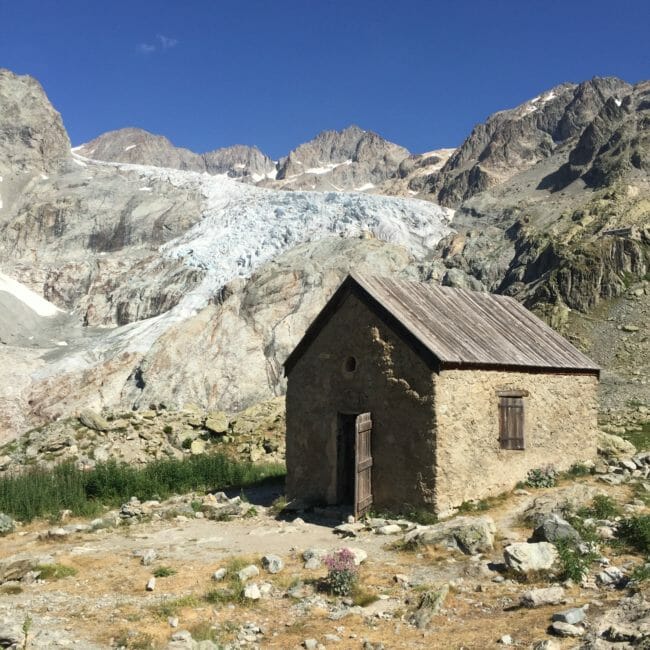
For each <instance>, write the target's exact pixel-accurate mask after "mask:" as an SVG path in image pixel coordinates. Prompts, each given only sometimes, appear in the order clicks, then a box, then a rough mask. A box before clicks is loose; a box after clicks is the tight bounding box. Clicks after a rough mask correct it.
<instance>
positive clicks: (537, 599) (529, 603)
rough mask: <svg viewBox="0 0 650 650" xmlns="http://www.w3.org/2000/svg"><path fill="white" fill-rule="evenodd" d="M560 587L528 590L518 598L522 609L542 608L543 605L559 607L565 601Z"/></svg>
mask: <svg viewBox="0 0 650 650" xmlns="http://www.w3.org/2000/svg"><path fill="white" fill-rule="evenodd" d="M565 599H566V597H565V595H564V589H563V588H562V587H545V588H543V589H529V590H528V591H524V593H523V594H521V596H520V598H519V604H520V605H521V606H523V607H530V608H534V607H544V606H545V605H559V604H560V603H563V602H564V601H565Z"/></svg>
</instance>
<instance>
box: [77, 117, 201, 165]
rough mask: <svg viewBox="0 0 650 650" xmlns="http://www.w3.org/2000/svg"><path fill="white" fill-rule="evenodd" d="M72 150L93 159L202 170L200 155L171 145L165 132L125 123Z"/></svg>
mask: <svg viewBox="0 0 650 650" xmlns="http://www.w3.org/2000/svg"><path fill="white" fill-rule="evenodd" d="M75 151H76V152H77V153H78V154H80V155H82V156H85V157H86V158H92V159H94V160H104V161H107V162H121V163H133V164H136V165H155V166H157V167H173V168H175V169H186V170H189V171H204V170H205V166H204V165H202V164H201V161H200V157H199V156H197V154H195V153H194V152H192V151H190V150H189V149H183V148H180V147H176V146H174V145H173V144H172V143H171V142H170V141H169V140H168V139H167V138H166V137H165V136H162V135H156V134H154V133H149V131H145V130H144V129H139V128H134V127H127V128H124V129H117V130H116V131H108V132H107V133H103V134H102V135H100V136H99V137H97V138H95V139H94V140H91V141H90V142H88V143H86V144H83V145H81V146H80V147H76V148H75Z"/></svg>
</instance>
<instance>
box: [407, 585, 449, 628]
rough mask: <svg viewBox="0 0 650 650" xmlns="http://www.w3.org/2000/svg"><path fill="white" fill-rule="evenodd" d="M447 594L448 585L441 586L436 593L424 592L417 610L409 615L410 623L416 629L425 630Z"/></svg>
mask: <svg viewBox="0 0 650 650" xmlns="http://www.w3.org/2000/svg"><path fill="white" fill-rule="evenodd" d="M448 594H449V585H443V586H442V587H441V588H440V589H438V590H437V591H425V592H424V593H423V594H422V595H421V596H420V602H419V603H418V606H417V609H416V610H415V612H413V614H412V615H411V618H410V621H411V623H412V624H413V625H415V626H416V627H417V628H418V629H420V630H422V629H426V628H428V627H429V625H430V624H431V619H432V618H433V616H434V615H435V614H437V613H438V612H439V611H440V609H441V608H442V606H443V605H444V603H445V600H446V598H447V596H448Z"/></svg>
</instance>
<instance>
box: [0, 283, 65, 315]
mask: <svg viewBox="0 0 650 650" xmlns="http://www.w3.org/2000/svg"><path fill="white" fill-rule="evenodd" d="M0 291H4V292H5V293H10V294H11V295H12V296H14V298H18V300H20V302H22V303H23V304H24V305H26V306H27V307H29V308H30V309H31V310H32V311H33V312H36V313H37V314H38V315H39V316H44V317H49V316H56V315H57V314H61V313H63V312H62V311H61V310H60V309H59V308H58V307H57V306H56V305H53V304H52V303H51V302H48V301H47V300H45V298H42V297H41V296H39V295H38V294H37V293H36V292H34V291H32V290H31V289H28V288H27V287H26V286H25V285H24V284H21V283H20V282H17V281H16V280H14V279H12V278H10V277H9V276H8V275H5V274H4V273H0Z"/></svg>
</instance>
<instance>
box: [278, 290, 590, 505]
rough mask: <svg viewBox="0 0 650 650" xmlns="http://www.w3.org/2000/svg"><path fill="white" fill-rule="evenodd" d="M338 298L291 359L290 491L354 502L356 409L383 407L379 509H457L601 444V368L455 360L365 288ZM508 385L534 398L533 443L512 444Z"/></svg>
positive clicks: (528, 425) (376, 444)
mask: <svg viewBox="0 0 650 650" xmlns="http://www.w3.org/2000/svg"><path fill="white" fill-rule="evenodd" d="M329 307H331V308H330V309H328V310H327V311H326V312H325V313H326V317H323V319H321V320H320V321H319V322H318V325H317V327H314V328H312V331H311V332H310V333H309V335H308V336H307V337H306V338H305V339H304V341H306V342H305V343H303V342H301V346H300V347H299V348H297V350H298V354H295V353H294V356H293V358H292V359H291V362H290V363H289V364H288V365H285V367H286V368H287V376H288V382H287V396H286V408H287V451H286V460H287V495H288V496H289V497H290V498H291V499H295V500H296V501H298V502H301V503H306V504H310V503H311V504H328V505H329V504H338V503H349V492H346V488H345V486H344V485H343V484H344V482H345V480H344V479H343V480H342V479H341V474H342V472H341V468H344V471H343V476H348V475H349V474H348V470H347V467H348V465H347V464H346V463H347V462H348V461H346V460H342V457H341V447H342V446H343V443H342V442H341V439H342V436H341V431H342V429H343V428H344V427H345V426H347V425H345V424H342V422H344V420H345V417H344V416H345V415H359V414H362V413H370V414H371V416H372V433H371V451H372V458H373V467H372V495H373V508H374V509H376V510H383V509H389V510H393V511H407V510H409V509H428V510H432V511H435V512H438V513H441V512H446V511H448V510H450V509H452V508H454V507H457V506H459V505H460V504H461V503H463V502H464V501H468V500H472V499H481V498H484V497H487V496H492V495H496V494H499V493H500V492H503V491H506V490H509V489H511V488H513V487H514V486H515V484H516V483H517V482H518V481H521V480H525V479H526V475H527V473H528V471H529V470H530V469H533V468H537V467H542V466H544V465H549V464H552V465H553V466H554V467H555V468H557V469H560V470H563V469H568V468H569V467H570V466H571V465H572V464H574V463H576V462H579V461H586V460H588V459H590V458H593V457H594V456H595V455H596V432H597V423H596V416H597V387H598V370H597V368H590V367H589V366H587V368H586V369H581V368H579V367H577V368H575V369H573V370H571V369H567V370H558V369H553V370H550V369H549V370H541V369H540V368H539V367H534V366H532V365H531V367H530V368H528V367H523V368H522V367H519V368H517V369H513V370H505V369H503V367H501V369H499V370H493V369H488V367H486V366H479V365H478V364H473V365H472V364H466V367H465V368H462V369H457V368H450V367H449V366H450V364H449V362H447V364H445V363H442V362H440V361H439V360H438V359H437V358H436V357H435V356H434V355H433V354H432V353H431V351H430V349H428V348H425V347H424V346H423V345H422V344H421V341H420V340H419V339H417V337H414V336H413V335H412V334H411V333H410V331H409V330H407V329H406V328H405V327H403V326H402V323H400V321H398V320H397V319H396V318H394V317H393V316H392V314H391V313H390V312H388V311H387V310H386V309H384V308H383V307H382V306H380V305H378V304H377V302H373V300H372V299H371V298H367V297H366V296H365V295H364V294H363V293H362V292H359V291H356V290H352V291H350V292H348V293H347V294H342V298H341V299H340V300H337V301H335V302H334V303H331V304H330V305H329ZM521 309H523V308H521ZM319 318H320V317H319ZM434 326H435V323H433V324H432V327H434ZM508 331H512V330H508ZM553 336H556V335H555V334H553ZM566 345H568V343H567V344H566ZM587 361H588V360H587ZM461 365H462V364H461ZM504 391H505V392H506V393H507V395H508V396H509V397H512V395H517V396H518V397H517V399H521V400H522V401H523V413H524V415H523V448H522V449H505V448H502V447H503V443H502V440H501V439H500V426H501V424H500V410H499V409H500V407H499V403H500V396H501V395H503V393H504ZM500 394H501V395H500ZM519 412H521V411H519ZM520 421H521V420H518V422H520ZM349 472H350V474H352V473H353V472H354V467H353V468H352V469H351V470H349ZM342 486H343V487H342ZM342 494H345V495H347V496H346V498H347V499H348V500H347V501H345V500H342V498H341V495H342Z"/></svg>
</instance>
